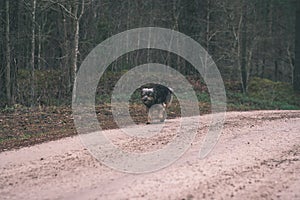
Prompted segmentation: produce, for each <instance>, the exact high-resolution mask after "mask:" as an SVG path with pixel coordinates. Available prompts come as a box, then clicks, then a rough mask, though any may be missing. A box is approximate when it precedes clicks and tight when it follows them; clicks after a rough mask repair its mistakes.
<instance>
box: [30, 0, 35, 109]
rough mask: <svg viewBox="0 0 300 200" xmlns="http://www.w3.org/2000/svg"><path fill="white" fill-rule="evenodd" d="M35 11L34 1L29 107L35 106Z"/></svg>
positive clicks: (33, 4)
mask: <svg viewBox="0 0 300 200" xmlns="http://www.w3.org/2000/svg"><path fill="white" fill-rule="evenodd" d="M35 9H36V0H33V2H32V27H31V60H30V65H31V106H32V107H34V106H35V88H34V83H35V80H34V79H35V75H34V70H35V68H34V60H35V59H34V55H35V54H34V51H35Z"/></svg>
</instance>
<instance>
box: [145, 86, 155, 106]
mask: <svg viewBox="0 0 300 200" xmlns="http://www.w3.org/2000/svg"><path fill="white" fill-rule="evenodd" d="M141 99H142V102H143V103H144V104H145V105H146V106H147V107H151V106H152V105H154V104H155V99H156V96H155V91H154V88H142V91H141Z"/></svg>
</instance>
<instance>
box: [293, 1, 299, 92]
mask: <svg viewBox="0 0 300 200" xmlns="http://www.w3.org/2000/svg"><path fill="white" fill-rule="evenodd" d="M295 24H296V27H295V28H296V33H295V37H296V40H295V66H294V78H293V81H294V82H293V86H294V90H295V91H298V92H300V2H299V1H298V2H297V11H296V21H295Z"/></svg>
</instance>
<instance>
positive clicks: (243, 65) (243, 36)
mask: <svg viewBox="0 0 300 200" xmlns="http://www.w3.org/2000/svg"><path fill="white" fill-rule="evenodd" d="M241 12H242V13H241V19H240V30H239V31H240V33H239V37H240V38H239V46H240V48H239V49H240V50H239V51H240V53H239V58H238V59H239V60H240V70H241V84H242V91H243V93H247V77H248V75H247V21H246V12H247V4H246V3H245V2H244V1H243V2H242V11H241Z"/></svg>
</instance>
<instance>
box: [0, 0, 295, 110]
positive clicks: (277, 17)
mask: <svg viewBox="0 0 300 200" xmlns="http://www.w3.org/2000/svg"><path fill="white" fill-rule="evenodd" d="M297 7H298V15H296V13H297ZM0 12H1V16H0V17H1V20H0V24H1V27H0V28H1V29H0V34H1V37H0V44H1V45H0V48H1V50H0V100H1V103H0V106H5V105H13V104H23V105H38V104H47V105H49V104H54V103H56V104H60V103H62V102H70V98H71V91H72V85H73V80H74V77H75V74H76V71H77V70H78V68H79V67H80V64H81V62H82V61H83V59H84V58H85V57H86V56H87V54H88V53H89V52H90V51H91V50H92V49H93V48H94V47H95V46H96V45H98V44H99V43H101V42H102V41H103V40H105V39H106V38H108V37H110V36H112V35H114V34H117V33H120V32H122V31H125V30H128V29H132V28H137V27H146V26H156V27H164V28H169V29H173V30H178V31H180V32H182V33H184V34H186V35H188V36H190V37H192V38H193V39H194V40H196V41H197V42H199V43H200V44H201V45H202V46H203V47H204V48H206V49H207V50H208V52H209V53H210V55H212V57H213V59H214V61H215V62H216V64H217V66H218V68H219V70H220V71H221V74H222V76H223V78H224V79H225V80H228V81H238V82H240V84H241V88H242V90H241V91H242V92H244V93H246V92H247V83H248V80H249V79H250V78H251V77H254V76H257V77H262V78H268V79H271V80H273V81H283V82H288V83H291V84H292V83H294V86H295V89H297V88H298V89H299V88H300V84H299V79H300V75H299V74H300V69H299V60H297V59H295V58H296V56H295V52H299V50H298V51H297V50H296V49H297V48H296V45H295V44H296V43H295V40H296V35H297V36H299V35H300V34H296V30H298V31H299V26H298V27H297V26H296V25H297V24H299V21H300V19H299V1H297V0H252V1H247V0H170V1H166V0H145V1H144V0H143V1H141V0H99V1H98V0H14V1H11V0H2V1H0ZM296 16H297V17H296ZM297 22H298V23H297ZM298 41H299V38H298ZM298 46H299V45H298ZM149 56H150V57H149ZM153 60H155V61H159V62H162V63H164V64H168V65H170V66H172V67H174V68H175V69H177V70H179V71H181V72H182V73H185V74H191V73H193V68H192V67H190V66H188V63H185V62H184V60H182V59H181V58H179V57H178V58H177V57H176V55H172V56H169V54H168V53H167V52H163V53H161V52H157V51H154V50H143V51H137V52H132V53H130V54H127V55H125V56H123V57H122V58H120V59H118V60H117V61H115V62H114V63H113V64H112V65H111V66H110V68H109V70H110V71H113V72H117V71H123V70H126V69H130V68H131V67H134V66H135V65H137V64H139V63H143V62H146V61H153ZM297 63H298V64H297ZM50 98H55V99H57V100H58V103H57V102H52V101H47V99H50Z"/></svg>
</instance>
